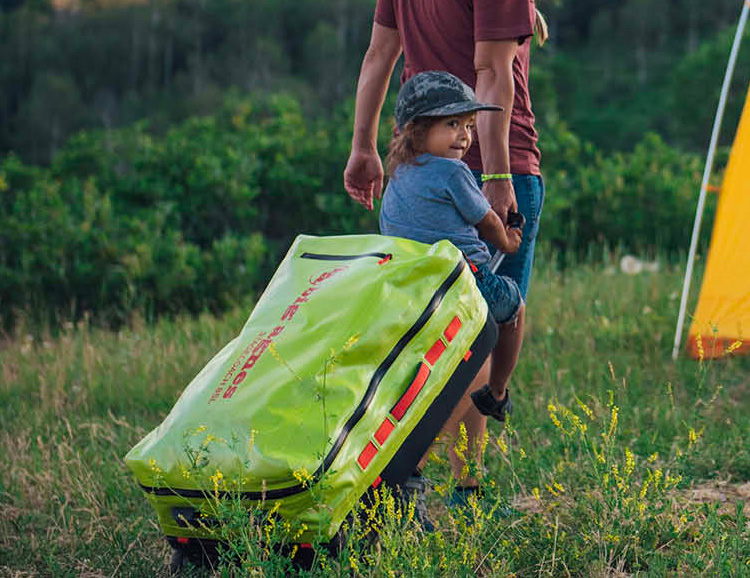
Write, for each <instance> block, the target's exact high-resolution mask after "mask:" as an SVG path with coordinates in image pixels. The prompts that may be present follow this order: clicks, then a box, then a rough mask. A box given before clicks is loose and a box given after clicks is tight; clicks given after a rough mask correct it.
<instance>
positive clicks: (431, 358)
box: [424, 339, 445, 365]
mask: <svg viewBox="0 0 750 578" xmlns="http://www.w3.org/2000/svg"><path fill="white" fill-rule="evenodd" d="M443 351H445V343H443V342H442V340H440V339H438V340H437V341H436V342H435V344H434V345H433V346H432V347H430V350H429V351H428V352H427V355H425V356H424V358H425V359H426V360H427V363H429V364H430V365H435V362H436V361H437V360H438V358H439V357H440V356H441V355H442V354H443Z"/></svg>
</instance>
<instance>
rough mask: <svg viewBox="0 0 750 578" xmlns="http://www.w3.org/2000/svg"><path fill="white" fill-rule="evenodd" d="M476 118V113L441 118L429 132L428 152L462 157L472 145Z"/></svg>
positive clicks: (449, 156)
mask: <svg viewBox="0 0 750 578" xmlns="http://www.w3.org/2000/svg"><path fill="white" fill-rule="evenodd" d="M475 119H476V115H475V114H466V115H463V116H446V117H443V118H441V119H439V120H438V121H437V122H436V123H435V124H433V125H432V126H431V127H430V129H429V131H428V132H427V139H426V143H425V148H426V149H427V152H428V153H430V154H432V155H435V156H436V157H446V158H449V159H460V158H462V157H463V156H464V155H465V154H466V151H468V150H469V147H470V146H471V138H472V132H473V130H474V122H475Z"/></svg>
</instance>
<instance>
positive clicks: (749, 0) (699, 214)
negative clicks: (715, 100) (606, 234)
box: [672, 0, 750, 360]
mask: <svg viewBox="0 0 750 578" xmlns="http://www.w3.org/2000/svg"><path fill="white" fill-rule="evenodd" d="M744 4H745V5H744V7H743V8H742V14H741V15H740V21H739V23H738V24H737V32H736V33H735V35H734V44H732V51H731V52H730V54H729V63H728V64H727V70H726V73H725V74H724V84H723V85H722V87H721V96H720V97H719V106H718V107H717V109H716V118H714V128H713V131H712V132H711V143H710V144H709V146H708V155H707V156H706V166H705V168H704V170H703V181H702V182H701V192H700V197H699V199H698V207H697V208H696V210H695V222H694V223H693V236H692V238H691V239H690V251H689V253H688V261H687V269H686V270H685V281H684V283H683V286H682V298H681V300H680V313H679V316H678V317H677V329H676V330H675V333H674V347H673V348H672V359H673V360H675V359H677V353H678V351H679V350H680V340H681V338H682V326H683V323H684V321H685V308H686V307H687V298H688V293H689V292H690V281H691V278H692V276H693V265H694V262H695V251H696V248H697V245H698V236H699V233H700V228H701V219H702V218H703V209H704V207H705V204H706V190H707V188H708V180H709V177H710V176H711V170H712V169H713V164H714V154H715V152H716V142H717V141H718V139H719V129H720V128H721V119H722V117H723V116H724V107H725V106H726V102H727V94H728V93H729V85H730V84H731V80H732V74H733V72H734V64H735V62H736V61H737V53H738V52H739V49H740V43H741V41H742V32H743V30H744V29H745V22H746V21H747V15H748V11H749V10H750V0H745V2H744Z"/></svg>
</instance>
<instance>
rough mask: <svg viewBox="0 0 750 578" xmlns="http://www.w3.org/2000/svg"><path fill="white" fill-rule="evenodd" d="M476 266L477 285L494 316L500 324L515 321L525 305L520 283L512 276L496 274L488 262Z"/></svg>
mask: <svg viewBox="0 0 750 578" xmlns="http://www.w3.org/2000/svg"><path fill="white" fill-rule="evenodd" d="M476 267H477V270H476V271H475V272H474V277H475V278H476V280H477V287H479V291H480V293H481V294H482V296H483V297H484V299H485V301H487V306H488V307H489V309H490V313H491V314H492V317H494V318H495V321H496V322H497V323H499V324H500V325H503V324H506V323H512V322H513V321H515V320H516V317H518V311H519V310H520V308H521V305H523V297H521V291H520V289H519V288H518V284H517V283H516V282H515V281H514V280H513V279H511V278H510V277H505V276H502V275H496V274H494V273H493V272H492V271H490V268H489V267H488V266H487V265H486V264H482V265H477V266H476Z"/></svg>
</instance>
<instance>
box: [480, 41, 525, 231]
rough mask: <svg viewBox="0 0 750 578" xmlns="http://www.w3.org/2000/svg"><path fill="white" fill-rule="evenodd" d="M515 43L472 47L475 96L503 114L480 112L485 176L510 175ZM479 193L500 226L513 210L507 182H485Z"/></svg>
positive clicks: (513, 199)
mask: <svg viewBox="0 0 750 578" xmlns="http://www.w3.org/2000/svg"><path fill="white" fill-rule="evenodd" d="M516 52H518V40H517V39H511V40H492V41H479V42H477V43H476V46H475V48H474V68H475V69H476V73H477V85H476V94H477V99H478V100H479V101H480V102H488V103H493V104H499V105H500V106H502V107H503V109H504V110H503V112H500V113H497V112H480V113H479V115H478V118H477V133H478V136H479V146H480V149H481V151H482V167H483V171H484V172H485V173H490V174H497V173H500V174H503V173H510V148H509V144H508V134H509V131H510V115H511V111H512V110H513V59H514V58H515V56H516ZM482 192H483V193H484V194H485V196H486V197H487V200H489V202H490V205H492V208H493V209H494V210H495V212H496V213H497V214H498V215H499V216H500V218H501V219H502V221H503V223H504V222H505V221H506V220H507V216H508V211H509V210H514V211H515V210H516V209H517V204H516V194H515V191H514V190H513V182H512V181H511V180H493V181H487V182H486V183H485V184H484V187H483V188H482Z"/></svg>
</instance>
